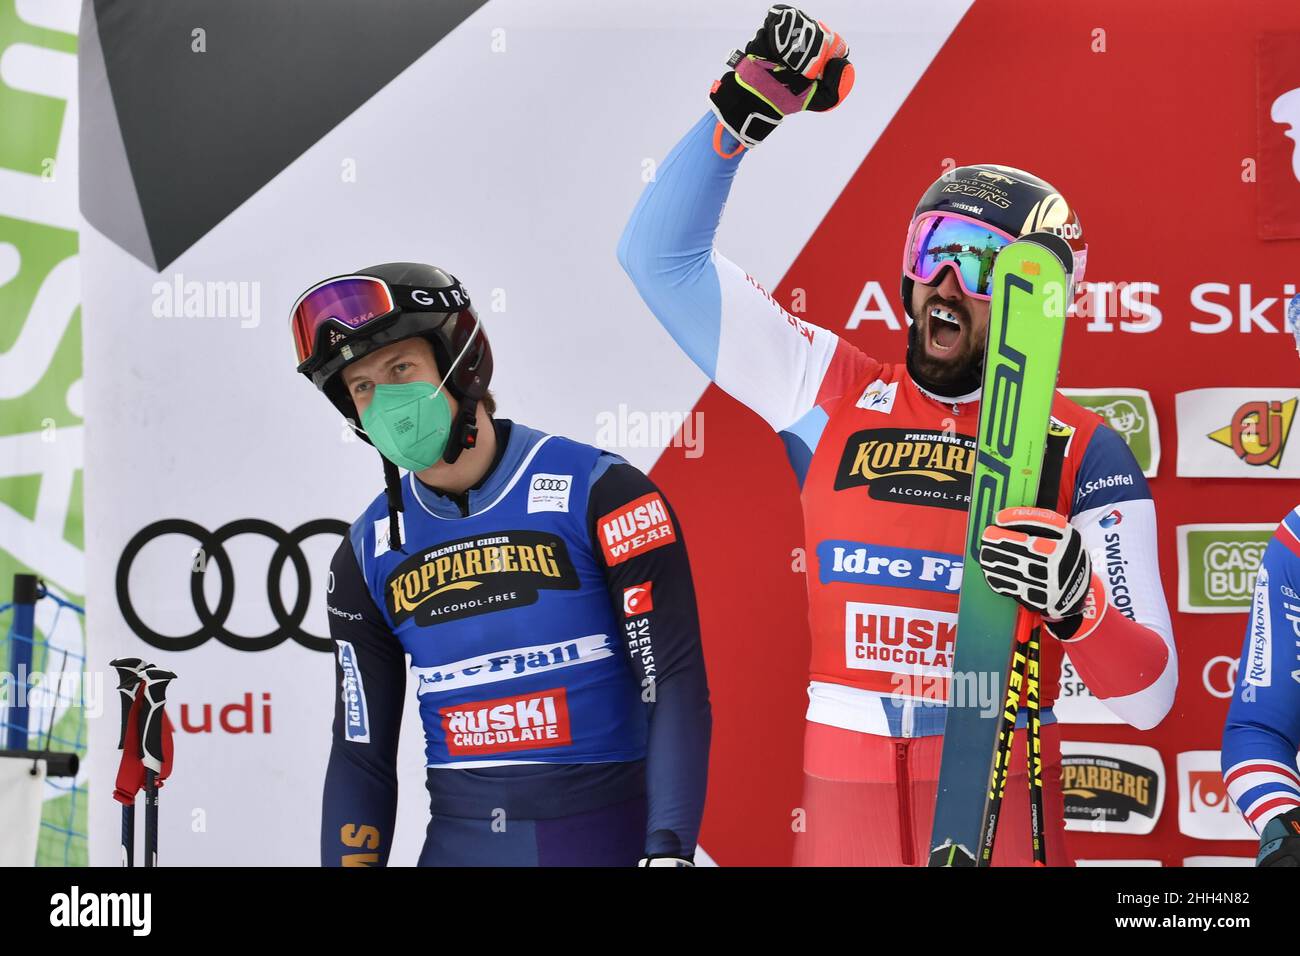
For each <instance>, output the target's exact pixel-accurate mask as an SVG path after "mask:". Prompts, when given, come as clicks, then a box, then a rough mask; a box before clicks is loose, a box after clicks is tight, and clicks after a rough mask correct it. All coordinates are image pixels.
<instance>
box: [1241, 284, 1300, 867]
mask: <svg viewBox="0 0 1300 956" xmlns="http://www.w3.org/2000/svg"><path fill="white" fill-rule="evenodd" d="M1287 324H1288V325H1289V326H1290V327H1291V328H1292V329H1293V330H1294V331H1295V335H1296V350H1297V351H1298V352H1300V296H1296V297H1295V298H1293V299H1292V300H1291V303H1290V306H1289V308H1288V309H1287ZM1297 750H1300V508H1296V509H1295V510H1294V511H1292V512H1291V513H1290V514H1288V515H1287V516H1286V517H1285V518H1283V519H1282V523H1281V524H1279V525H1278V526H1277V531H1276V532H1274V534H1273V540H1272V541H1270V542H1269V544H1268V548H1267V550H1265V552H1264V560H1263V561H1262V562H1261V564H1260V568H1259V575H1258V577H1257V578H1256V579H1255V596H1254V601H1253V603H1252V604H1251V609H1250V620H1249V622H1248V623H1247V625H1246V640H1245V643H1244V644H1243V645H1242V649H1241V661H1240V663H1239V664H1238V667H1237V685H1236V687H1234V688H1233V692H1232V704H1231V705H1230V706H1229V708H1228V722H1227V725H1226V726H1225V727H1224V728H1223V747H1222V755H1223V779H1224V781H1225V782H1226V783H1227V785H1228V793H1229V794H1230V795H1231V797H1232V799H1233V801H1234V802H1235V803H1236V804H1237V808H1238V809H1239V810H1240V811H1241V813H1242V815H1243V816H1244V817H1245V818H1246V822H1247V823H1249V824H1250V825H1251V826H1252V827H1253V828H1254V830H1255V832H1256V833H1258V834H1259V837H1260V840H1259V855H1258V857H1257V858H1256V862H1257V864H1258V865H1259V866H1292V867H1300V770H1297V766H1296V751H1297Z"/></svg>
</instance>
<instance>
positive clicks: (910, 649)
mask: <svg viewBox="0 0 1300 956" xmlns="http://www.w3.org/2000/svg"><path fill="white" fill-rule="evenodd" d="M956 636H957V615H956V614H950V613H948V612H946V611H928V610H923V609H921V608H912V607H898V606H896V605H893V604H863V603H859V602H857V601H846V602H845V604H844V658H845V666H847V667H849V668H851V669H853V670H869V671H884V672H886V673H890V674H896V673H908V674H913V675H916V676H921V677H931V676H943V677H946V676H947V675H948V673H949V671H951V669H952V651H953V642H954V640H955V639H956Z"/></svg>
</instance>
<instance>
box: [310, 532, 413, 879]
mask: <svg viewBox="0 0 1300 956" xmlns="http://www.w3.org/2000/svg"><path fill="white" fill-rule="evenodd" d="M326 601H327V605H328V611H329V625H330V637H331V638H333V640H334V643H335V647H336V655H335V664H334V675H335V681H334V742H333V745H332V746H331V748H330V758H329V767H328V769H327V770H326V772H325V794H324V801H323V807H322V813H321V865H322V866H385V865H387V863H388V854H389V850H390V849H391V848H392V841H393V824H394V821H395V819H396V815H397V740H398V733H399V731H400V730H401V724H402V704H403V697H404V696H405V690H406V655H405V653H404V652H403V650H402V646H401V644H400V643H399V642H398V640H397V638H396V637H394V636H393V634H392V632H391V631H390V630H389V629H388V627H387V625H386V624H385V622H384V619H383V616H382V615H381V614H380V612H379V609H378V608H377V607H376V606H375V602H374V600H373V599H372V598H371V596H370V592H369V590H368V589H367V587H366V582H365V579H364V577H363V576H362V573H361V569H360V567H359V566H358V565H357V558H356V554H355V552H354V550H353V546H352V542H350V541H348V540H344V541H343V543H342V544H341V545H340V546H339V549H338V551H336V552H335V554H334V559H333V561H332V562H331V563H330V583H329V593H328V596H327V598H326Z"/></svg>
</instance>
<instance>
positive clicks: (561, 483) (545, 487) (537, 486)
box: [532, 477, 569, 491]
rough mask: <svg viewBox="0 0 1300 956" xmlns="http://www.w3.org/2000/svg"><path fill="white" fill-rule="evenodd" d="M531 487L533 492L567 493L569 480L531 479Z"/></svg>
mask: <svg viewBox="0 0 1300 956" xmlns="http://www.w3.org/2000/svg"><path fill="white" fill-rule="evenodd" d="M532 487H533V491H567V490H568V488H569V479H567V478H542V477H537V478H534V479H533V486H532Z"/></svg>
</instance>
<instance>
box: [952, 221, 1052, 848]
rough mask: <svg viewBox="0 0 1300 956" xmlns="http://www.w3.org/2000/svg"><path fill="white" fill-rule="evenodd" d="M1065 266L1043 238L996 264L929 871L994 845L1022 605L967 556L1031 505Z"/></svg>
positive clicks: (1029, 240) (1016, 246)
mask: <svg viewBox="0 0 1300 956" xmlns="http://www.w3.org/2000/svg"><path fill="white" fill-rule="evenodd" d="M1072 264H1073V255H1072V253H1071V251H1070V248H1069V245H1068V244H1067V243H1066V242H1065V241H1064V240H1063V239H1061V238H1060V237H1058V236H1055V235H1052V234H1050V233H1034V234H1033V235H1030V236H1026V237H1023V238H1021V239H1019V240H1017V241H1016V242H1013V243H1012V244H1011V245H1009V246H1007V247H1006V248H1005V249H1003V250H1002V251H1001V252H1000V253H999V254H998V257H997V259H996V260H995V262H994V264H993V301H992V303H991V304H990V310H989V331H988V347H987V351H986V353H985V360H984V387H983V391H982V392H981V399H980V415H979V434H978V453H977V457H976V461H975V472H974V474H973V475H972V476H971V499H970V513H969V517H968V519H967V526H966V552H965V554H966V560H965V565H966V571H965V574H964V575H963V578H962V587H961V597H960V602H959V604H958V608H957V638H956V653H955V657H954V661H953V676H952V681H951V684H950V689H949V698H948V711H947V716H946V718H945V724H944V735H943V758H942V763H941V764H940V767H939V791H938V796H937V798H936V801H935V808H934V826H933V829H932V831H931V839H930V847H931V850H930V861H929V862H930V866H976V865H987V863H988V861H989V858H990V857H991V852H992V838H991V835H988V838H987V840H986V832H985V831H986V827H987V825H988V824H989V820H990V815H991V810H992V795H993V793H994V792H995V789H996V780H995V777H994V772H995V768H994V755H995V750H996V746H997V742H998V727H999V718H1000V717H1001V713H1002V710H1003V706H1002V705H1003V693H1004V689H1005V688H1006V686H1007V675H1008V671H1009V669H1010V663H1011V653H1012V641H1013V632H1014V631H1015V626H1016V615H1017V612H1018V609H1019V605H1018V604H1016V602H1015V601H1014V600H1012V599H1011V598H1009V597H1004V596H1002V595H999V594H995V593H994V592H993V591H992V589H990V588H989V586H988V583H987V582H986V581H985V580H984V574H983V572H982V571H981V570H980V568H979V563H978V561H977V557H976V556H977V554H978V552H979V542H980V536H981V535H982V534H983V532H984V529H985V527H987V526H988V525H989V524H991V523H992V521H993V518H994V516H995V515H996V514H997V513H998V512H999V511H1000V510H1002V509H1003V508H1013V507H1019V506H1032V505H1033V504H1034V503H1035V499H1036V496H1037V493H1038V480H1039V473H1040V471H1041V468H1042V462H1043V450H1044V447H1045V445H1046V441H1047V430H1048V423H1049V420H1050V418H1051V409H1052V397H1053V393H1054V391H1055V389H1056V374H1057V368H1058V365H1059V363H1060V358H1061V342H1062V339H1063V338H1064V336H1065V310H1066V309H1067V308H1068V307H1069V302H1070V281H1071V277H1070V269H1071V266H1072ZM981 691H983V693H981ZM986 843H987V847H985V846H984V844H986ZM985 849H986V850H987V852H985V853H982V852H981V851H982V850H985Z"/></svg>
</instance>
